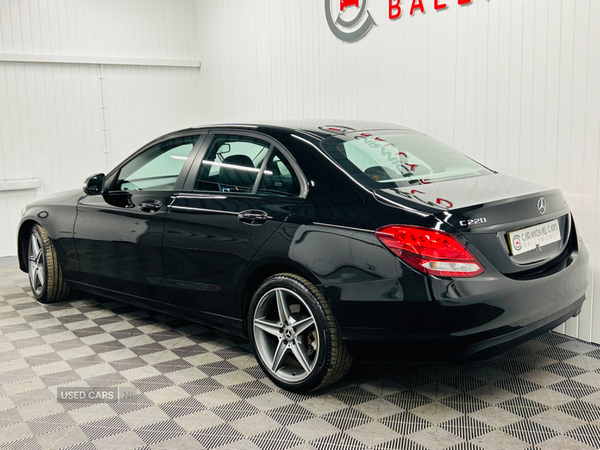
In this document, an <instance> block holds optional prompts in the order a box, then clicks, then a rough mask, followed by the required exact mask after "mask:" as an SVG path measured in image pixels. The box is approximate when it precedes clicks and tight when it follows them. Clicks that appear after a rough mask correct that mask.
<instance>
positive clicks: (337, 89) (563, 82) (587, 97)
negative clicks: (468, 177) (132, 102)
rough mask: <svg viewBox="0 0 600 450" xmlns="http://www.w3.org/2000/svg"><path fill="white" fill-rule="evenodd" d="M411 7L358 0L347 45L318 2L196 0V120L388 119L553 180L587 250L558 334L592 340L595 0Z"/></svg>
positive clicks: (597, 221) (597, 224)
mask: <svg viewBox="0 0 600 450" xmlns="http://www.w3.org/2000/svg"><path fill="white" fill-rule="evenodd" d="M333 3H334V4H337V2H335V1H334V2H333ZM423 3H424V5H425V8H426V13H425V14H421V13H420V12H416V13H415V15H414V16H412V17H411V16H410V14H409V9H410V4H411V2H409V1H406V0H405V1H402V6H403V13H402V16H401V18H400V19H397V20H393V21H392V20H389V19H388V10H387V6H388V4H389V2H388V1H386V0H369V3H368V8H369V10H370V11H371V12H372V14H373V16H374V17H375V20H376V22H377V27H374V28H373V29H372V30H371V32H370V33H369V34H368V35H367V36H366V37H365V38H363V39H362V40H360V41H358V42H356V43H353V44H348V43H344V42H342V41H339V40H338V39H337V38H336V37H335V36H334V35H333V34H332V33H331V32H330V30H329V28H328V26H327V23H326V20H325V14H324V7H323V1H310V2H282V1H279V0H259V1H253V2H242V1H240V0H199V1H198V17H199V33H200V53H201V54H202V56H203V57H202V63H203V66H202V67H203V69H202V70H203V78H202V85H201V86H202V94H201V95H202V98H203V99H204V102H203V109H204V111H205V114H206V116H205V118H206V120H208V121H237V120H256V119H259V120H260V119H270V118H302V117H307V118H308V117H310V118H322V119H325V118H332V117H333V118H335V117H339V118H361V119H374V120H382V121H388V122H393V123H399V124H403V125H406V126H409V127H412V128H415V129H417V130H420V131H423V132H425V133H428V134H430V135H432V136H434V137H436V138H438V139H440V140H442V141H444V142H446V143H448V144H450V145H452V146H454V147H455V148H457V149H459V150H461V151H462V152H464V153H466V154H468V155H470V156H473V157H474V158H476V159H478V160H480V161H482V162H483V163H485V164H487V165H489V166H490V167H492V168H494V169H496V170H499V171H501V172H505V173H511V174H515V175H517V176H519V177H521V178H525V179H529V180H531V181H534V182H538V183H541V184H546V185H550V186H557V187H560V188H561V189H562V190H563V191H564V192H565V194H566V196H567V198H568V200H569V203H570V205H571V207H572V209H573V214H574V215H575V218H576V220H577V224H578V228H579V231H580V232H581V233H582V234H583V238H584V241H585V242H586V245H587V247H588V249H589V250H590V253H591V265H590V282H591V283H590V288H589V290H588V301H587V302H586V303H585V306H584V311H583V312H582V314H581V316H580V317H579V318H578V319H575V320H571V321H570V322H569V323H568V324H567V325H566V326H565V327H564V328H563V329H564V330H565V331H566V332H568V333H569V334H572V335H575V336H579V337H581V338H583V339H588V340H594V341H596V342H600V294H598V295H596V296H597V297H598V298H597V299H596V300H595V299H594V292H596V293H600V259H599V258H597V257H596V255H599V254H600V209H599V205H600V185H599V183H598V177H599V174H600V166H599V163H600V161H599V159H598V154H599V153H600V144H599V141H600V87H599V83H598V81H597V80H600V2H599V1H597V0H473V2H472V4H470V5H467V6H458V5H457V1H456V0H447V1H446V3H447V4H448V8H447V9H446V10H443V11H435V10H434V9H433V0H424V2H423ZM227 30H235V32H228V31H227Z"/></svg>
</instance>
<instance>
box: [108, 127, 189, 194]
mask: <svg viewBox="0 0 600 450" xmlns="http://www.w3.org/2000/svg"><path fill="white" fill-rule="evenodd" d="M197 140H198V136H186V137H182V138H177V139H172V140H169V141H166V142H161V143H160V144H157V145H155V146H154V147H152V148H149V149H148V150H146V151H145V152H144V153H142V154H140V155H138V156H136V157H135V158H134V159H132V160H131V161H129V162H128V163H127V164H125V166H123V168H122V169H121V171H120V172H119V177H118V179H117V182H116V184H115V186H114V188H113V190H121V191H141V190H145V191H147V190H150V191H170V190H172V189H173V188H174V186H175V182H176V181H177V178H178V177H179V173H180V172H181V169H182V168H183V165H184V163H185V161H186V160H187V158H188V156H189V154H190V152H191V151H192V149H193V148H194V144H195V143H196V141H197Z"/></svg>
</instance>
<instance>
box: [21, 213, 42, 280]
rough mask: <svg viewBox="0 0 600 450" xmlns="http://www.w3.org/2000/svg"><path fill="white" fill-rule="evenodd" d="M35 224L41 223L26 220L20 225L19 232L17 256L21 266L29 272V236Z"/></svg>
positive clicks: (24, 270)
mask: <svg viewBox="0 0 600 450" xmlns="http://www.w3.org/2000/svg"><path fill="white" fill-rule="evenodd" d="M35 225H40V226H41V224H40V223H39V222H37V221H35V220H32V219H27V220H24V221H23V222H22V223H21V225H20V226H19V231H18V233H17V257H18V258H19V268H20V269H21V270H22V271H23V272H27V237H28V236H29V232H30V231H31V230H32V228H33V227H34V226H35Z"/></svg>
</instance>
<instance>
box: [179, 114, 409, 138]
mask: <svg viewBox="0 0 600 450" xmlns="http://www.w3.org/2000/svg"><path fill="white" fill-rule="evenodd" d="M219 128H227V129H239V130H255V131H259V132H264V133H267V134H269V132H279V133H281V132H283V133H286V132H287V133H293V132H301V133H305V134H310V135H312V136H313V137H315V138H319V139H326V138H328V137H331V136H336V135H340V134H346V133H355V132H359V131H373V130H406V129H407V128H405V127H401V126H398V125H394V124H391V123H385V122H375V121H367V120H347V119H310V120H309V119H302V120H274V121H256V122H239V123H221V124H210V125H201V126H198V127H193V128H190V129H189V130H206V129H219ZM180 131H184V130H180ZM185 131H187V130H185Z"/></svg>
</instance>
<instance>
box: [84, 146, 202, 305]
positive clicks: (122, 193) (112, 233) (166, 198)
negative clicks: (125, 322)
mask: <svg viewBox="0 0 600 450" xmlns="http://www.w3.org/2000/svg"><path fill="white" fill-rule="evenodd" d="M198 140H199V139H198V136H197V135H196V136H184V137H179V138H175V139H168V140H166V141H163V142H160V143H158V144H156V145H152V146H150V148H148V149H147V150H144V151H142V152H141V153H138V154H137V155H135V156H134V157H133V158H132V159H130V160H129V161H126V162H125V163H124V165H123V166H122V167H121V168H119V169H118V170H117V171H116V172H115V173H114V176H111V177H109V181H108V184H109V186H107V190H106V191H105V193H104V194H103V195H94V196H87V197H85V198H83V199H82V200H81V202H80V203H79V205H78V208H77V219H76V222H75V246H76V250H77V255H78V258H79V268H80V276H81V279H80V280H78V281H80V282H82V283H85V284H89V285H93V286H97V287H101V288H104V289H109V290H114V291H118V292H122V293H125V294H129V295H130V296H133V297H140V298H144V299H151V300H158V301H166V299H167V297H166V294H165V290H164V266H163V260H162V248H161V244H162V235H163V232H164V225H165V217H166V214H167V206H168V204H169V203H170V202H171V201H172V198H173V197H174V195H175V193H176V192H177V191H178V188H179V186H178V184H180V185H181V184H183V178H184V177H185V175H186V174H185V173H183V172H185V169H188V170H189V167H190V163H188V164H186V162H187V160H188V157H190V155H191V153H192V149H193V148H194V145H195V144H196V142H197V141H198ZM184 168H185V169H184Z"/></svg>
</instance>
